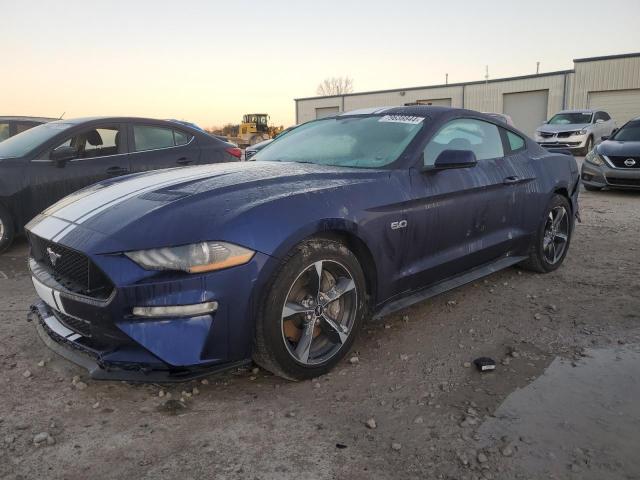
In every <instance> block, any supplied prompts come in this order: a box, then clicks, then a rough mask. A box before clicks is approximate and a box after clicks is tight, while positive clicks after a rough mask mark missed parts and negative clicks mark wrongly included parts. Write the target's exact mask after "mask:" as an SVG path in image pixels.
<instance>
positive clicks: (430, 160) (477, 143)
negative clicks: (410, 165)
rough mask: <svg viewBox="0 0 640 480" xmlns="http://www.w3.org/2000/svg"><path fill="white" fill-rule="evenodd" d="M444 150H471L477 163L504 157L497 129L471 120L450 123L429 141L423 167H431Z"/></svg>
mask: <svg viewBox="0 0 640 480" xmlns="http://www.w3.org/2000/svg"><path fill="white" fill-rule="evenodd" d="M444 150H471V151H472V152H473V153H475V155H476V159H477V160H478V161H480V160H489V159H492V158H499V157H503V156H504V149H503V148H502V140H501V139H500V132H499V131H498V127H497V126H495V125H493V124H492V123H487V122H483V121H482V120H474V119H471V118H461V119H457V120H452V121H450V122H449V123H447V124H446V125H445V126H444V127H442V128H441V129H440V130H439V131H438V133H436V134H435V135H434V136H433V138H432V139H431V140H429V143H428V144H427V146H426V147H425V149H424V164H425V166H429V165H433V164H434V163H435V161H436V158H438V155H440V153H442V152H443V151H444Z"/></svg>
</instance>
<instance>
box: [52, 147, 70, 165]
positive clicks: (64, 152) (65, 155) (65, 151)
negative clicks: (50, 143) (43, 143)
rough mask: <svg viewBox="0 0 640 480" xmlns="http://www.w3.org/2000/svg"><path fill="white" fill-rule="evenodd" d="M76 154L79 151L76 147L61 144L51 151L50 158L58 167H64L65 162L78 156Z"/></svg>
mask: <svg viewBox="0 0 640 480" xmlns="http://www.w3.org/2000/svg"><path fill="white" fill-rule="evenodd" d="M76 155H77V152H76V149H75V148H73V147H70V146H67V145H61V146H59V147H58V148H56V149H55V150H53V152H51V155H50V156H49V158H50V159H51V161H52V162H54V163H55V164H56V166H57V167H64V165H65V163H67V162H68V161H69V160H73V159H74V158H76Z"/></svg>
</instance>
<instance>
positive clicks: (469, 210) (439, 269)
mask: <svg viewBox="0 0 640 480" xmlns="http://www.w3.org/2000/svg"><path fill="white" fill-rule="evenodd" d="M444 150H471V151H472V152H474V154H475V156H476V159H477V164H476V165H475V166H473V167H467V168H452V169H446V170H435V169H434V170H426V171H423V170H422V168H417V169H413V170H412V174H411V188H412V196H413V198H414V201H413V204H412V208H411V210H410V212H409V214H408V218H409V227H408V228H409V232H408V236H407V238H408V241H409V245H407V249H409V250H410V251H411V252H412V254H411V258H413V262H414V263H413V265H411V266H410V271H412V272H413V273H414V277H415V278H414V279H413V281H412V282H411V283H413V284H414V285H415V284H419V285H421V286H426V285H430V284H433V283H436V282H438V281H441V280H443V279H445V278H448V277H452V276H455V275H457V274H459V273H462V272H464V271H466V270H469V269H471V268H474V267H477V266H479V265H482V264H484V263H487V262H490V261H491V260H494V259H497V258H498V257H500V256H501V255H504V254H505V253H506V252H508V251H509V249H510V248H511V246H512V243H513V240H512V232H511V226H512V224H513V222H514V220H515V219H514V218H513V212H514V205H513V204H514V201H515V200H514V197H513V194H512V193H513V189H512V187H513V185H512V183H513V180H514V179H515V178H516V177H515V172H514V171H513V167H512V165H511V164H510V163H509V162H508V161H506V160H505V158H504V156H505V153H504V147H503V143H502V139H501V135H500V132H499V128H498V127H497V126H496V125H494V124H492V123H489V122H485V121H482V120H477V119H472V118H458V119H455V120H451V121H449V122H448V123H446V124H445V125H444V126H443V127H442V128H441V129H440V130H439V131H438V132H437V133H436V134H435V135H434V136H433V137H432V138H431V139H430V140H429V141H428V143H427V144H426V146H425V147H424V151H423V165H420V167H428V168H429V167H433V166H434V163H435V160H436V158H437V157H438V155H439V154H440V153H441V152H443V151H444Z"/></svg>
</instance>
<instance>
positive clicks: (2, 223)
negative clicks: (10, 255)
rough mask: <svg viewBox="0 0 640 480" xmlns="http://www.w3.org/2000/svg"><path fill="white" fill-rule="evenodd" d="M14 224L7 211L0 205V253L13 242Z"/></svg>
mask: <svg viewBox="0 0 640 480" xmlns="http://www.w3.org/2000/svg"><path fill="white" fill-rule="evenodd" d="M15 233H16V231H15V225H14V223H13V218H12V217H11V215H10V214H9V211H8V210H7V209H6V208H5V207H3V206H2V205H0V253H2V252H4V251H6V250H7V249H8V248H9V247H10V246H11V244H12V243H13V238H14V236H15Z"/></svg>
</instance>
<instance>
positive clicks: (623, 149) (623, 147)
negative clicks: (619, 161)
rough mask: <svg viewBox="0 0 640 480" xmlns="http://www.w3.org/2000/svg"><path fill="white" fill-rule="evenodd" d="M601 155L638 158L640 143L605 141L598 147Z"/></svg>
mask: <svg viewBox="0 0 640 480" xmlns="http://www.w3.org/2000/svg"><path fill="white" fill-rule="evenodd" d="M596 148H597V149H598V150H597V151H598V153H599V154H601V155H607V156H614V157H625V156H628V157H638V156H640V142H619V141H617V140H605V141H604V142H602V143H600V144H598V146H597V147H596Z"/></svg>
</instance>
